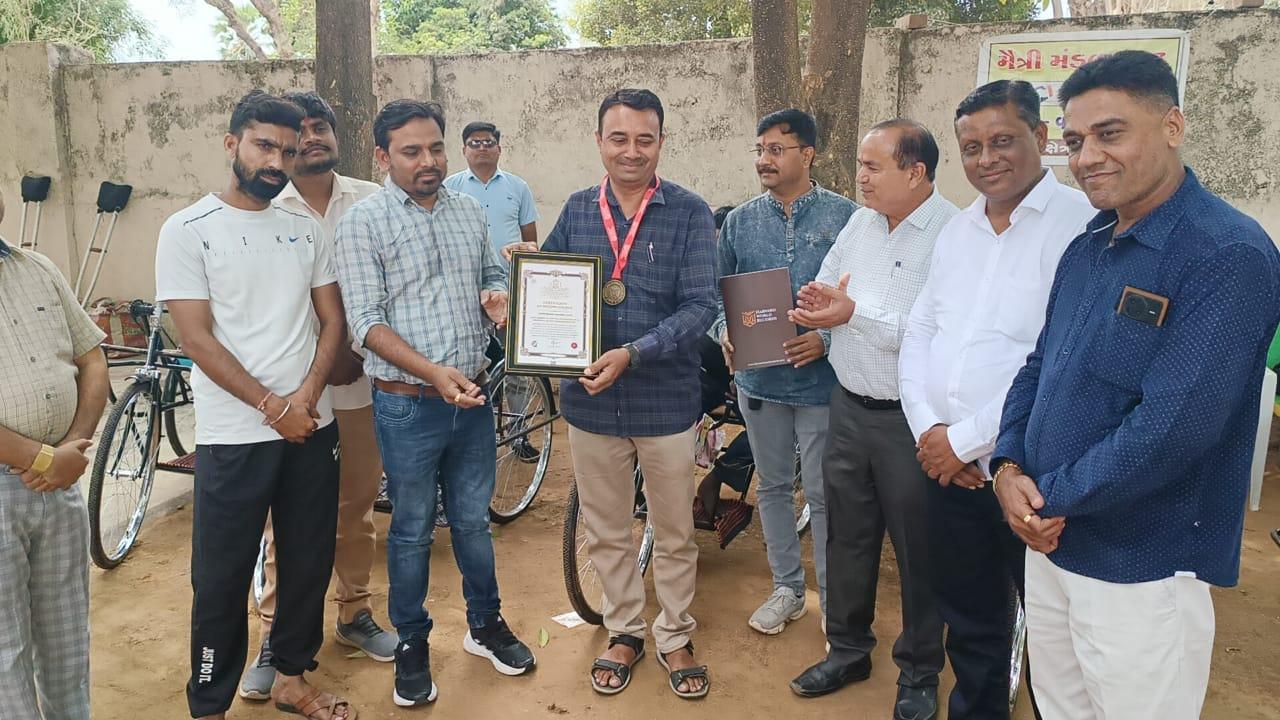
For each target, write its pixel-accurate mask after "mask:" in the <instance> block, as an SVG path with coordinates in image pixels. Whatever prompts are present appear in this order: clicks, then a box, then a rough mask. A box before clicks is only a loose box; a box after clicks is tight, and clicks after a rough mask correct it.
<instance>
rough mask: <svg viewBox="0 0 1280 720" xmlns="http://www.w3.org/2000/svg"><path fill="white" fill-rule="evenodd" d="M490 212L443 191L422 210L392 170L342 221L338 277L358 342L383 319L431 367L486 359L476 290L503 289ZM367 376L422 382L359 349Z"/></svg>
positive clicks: (470, 369)
mask: <svg viewBox="0 0 1280 720" xmlns="http://www.w3.org/2000/svg"><path fill="white" fill-rule="evenodd" d="M488 222H489V221H488V218H487V217H486V216H485V213H484V208H482V207H480V203H479V202H477V201H476V199H475V198H473V197H471V196H470V195H464V194H462V193H458V192H454V191H452V190H450V189H448V188H445V187H441V188H440V190H439V197H438V199H437V200H436V205H435V209H433V210H427V209H426V208H424V207H422V206H421V205H419V204H417V203H416V202H414V200H413V198H411V197H409V194H408V193H406V192H405V191H404V190H403V189H401V188H400V187H399V186H398V185H396V184H395V183H394V182H392V181H391V177H390V176H388V177H387V179H386V181H385V182H384V183H383V186H382V189H381V190H379V191H378V192H376V193H374V194H373V195H370V196H369V197H367V198H365V199H364V200H361V201H360V202H358V203H356V204H355V205H353V206H352V207H351V209H350V210H348V211H347V213H346V214H345V215H343V217H342V222H341V223H339V224H338V231H337V238H336V240H335V246H336V249H337V255H338V263H337V265H338V283H339V284H340V285H341V286H342V301H343V304H344V305H345V306H346V308H347V322H348V323H350V325H351V331H352V332H353V333H354V334H355V336H356V340H357V341H358V342H359V343H360V344H361V345H364V344H365V337H366V336H367V335H368V334H369V330H370V329H371V328H373V326H375V325H387V326H388V327H390V328H391V329H392V330H394V331H395V332H396V334H397V335H399V336H400V337H401V338H403V339H404V341H405V342H407V343H408V344H409V345H410V346H411V347H413V349H414V350H416V351H417V352H418V353H419V354H421V355H422V356H423V357H425V358H427V359H428V360H430V361H431V362H433V363H436V364H439V365H446V366H448V367H452V368H456V369H457V370H458V372H461V373H462V374H464V375H466V376H467V377H470V378H474V377H475V376H477V375H479V374H480V371H481V370H483V369H484V368H485V367H486V366H487V365H488V359H487V358H486V357H485V354H484V352H485V348H487V347H488V346H489V326H490V323H489V319H488V317H487V316H486V315H485V314H484V308H482V307H481V306H480V291H481V290H506V289H507V271H506V270H505V269H504V268H503V266H502V262H501V261H500V260H499V259H498V256H497V254H496V253H495V252H494V251H493V247H492V246H491V245H490V244H489V230H488ZM364 371H365V374H367V375H368V376H369V377H371V378H381V379H383V380H396V381H399V382H407V383H415V384H419V385H420V384H422V379H421V378H417V377H414V376H413V375H410V374H409V373H408V372H406V371H404V370H403V369H401V368H399V367H396V366H395V365H393V364H391V363H389V362H387V361H386V360H384V359H382V357H381V356H379V355H378V354H377V353H374V352H371V353H368V354H366V355H365V359H364Z"/></svg>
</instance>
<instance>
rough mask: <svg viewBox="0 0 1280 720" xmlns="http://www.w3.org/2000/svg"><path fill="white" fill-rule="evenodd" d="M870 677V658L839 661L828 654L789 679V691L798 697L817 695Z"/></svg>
mask: <svg viewBox="0 0 1280 720" xmlns="http://www.w3.org/2000/svg"><path fill="white" fill-rule="evenodd" d="M869 677H871V658H870V657H864V658H862V659H860V660H853V661H840V660H835V659H832V657H831V656H830V655H828V656H827V657H825V658H823V659H822V661H821V662H819V663H818V664H817V665H814V666H813V667H811V668H809V669H808V670H805V671H804V672H802V673H800V676H799V677H797V678H796V679H795V680H792V681H791V692H793V693H795V694H797V695H799V696H800V697H818V696H819V695H826V694H827V693H830V692H835V691H836V690H839V689H840V688H842V687H844V686H845V685H848V684H849V683H855V682H859V681H861V680H866V679H867V678H869Z"/></svg>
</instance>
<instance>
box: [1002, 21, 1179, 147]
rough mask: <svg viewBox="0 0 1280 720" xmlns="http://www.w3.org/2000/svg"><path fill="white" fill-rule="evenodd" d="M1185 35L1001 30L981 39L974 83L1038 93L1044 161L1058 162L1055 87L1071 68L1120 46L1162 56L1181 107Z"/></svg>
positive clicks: (1059, 142)
mask: <svg viewBox="0 0 1280 720" xmlns="http://www.w3.org/2000/svg"><path fill="white" fill-rule="evenodd" d="M1188 49H1189V39H1188V34H1187V33H1186V32H1185V31H1182V30H1105V31H1097V32H1068V33H1030V34H1024V35H1003V36H1000V37H993V38H990V39H988V40H986V41H985V42H983V43H982V55H981V56H980V57H979V59H978V85H983V84H985V83H988V82H991V81H992V80H1026V81H1027V82H1029V83H1031V84H1032V85H1034V86H1035V87H1036V90H1038V91H1039V92H1040V102H1041V105H1040V117H1041V118H1042V119H1043V120H1044V121H1045V123H1047V124H1048V125H1049V144H1048V146H1047V147H1046V148H1045V154H1044V160H1045V162H1046V163H1047V164H1050V165H1064V164H1066V161H1067V148H1066V145H1065V144H1063V142H1062V124H1063V119H1062V106H1060V105H1059V104H1058V88H1059V87H1061V86H1062V83H1063V81H1064V80H1066V79H1067V78H1068V77H1069V76H1070V75H1071V73H1072V72H1074V71H1075V69H1076V68H1078V67H1080V66H1081V65H1084V64H1085V63H1087V62H1089V61H1090V60H1093V59H1094V58H1097V57H1099V56H1102V55H1110V54H1112V53H1116V52H1119V51H1121V50H1145V51H1147V52H1150V53H1154V54H1156V55H1159V56H1160V57H1162V58H1164V60H1165V61H1166V62H1168V63H1169V67H1171V68H1173V73H1174V75H1175V76H1176V77H1177V78H1178V94H1179V95H1180V96H1181V99H1182V107H1183V109H1184V110H1185V109H1186V83H1187V55H1188Z"/></svg>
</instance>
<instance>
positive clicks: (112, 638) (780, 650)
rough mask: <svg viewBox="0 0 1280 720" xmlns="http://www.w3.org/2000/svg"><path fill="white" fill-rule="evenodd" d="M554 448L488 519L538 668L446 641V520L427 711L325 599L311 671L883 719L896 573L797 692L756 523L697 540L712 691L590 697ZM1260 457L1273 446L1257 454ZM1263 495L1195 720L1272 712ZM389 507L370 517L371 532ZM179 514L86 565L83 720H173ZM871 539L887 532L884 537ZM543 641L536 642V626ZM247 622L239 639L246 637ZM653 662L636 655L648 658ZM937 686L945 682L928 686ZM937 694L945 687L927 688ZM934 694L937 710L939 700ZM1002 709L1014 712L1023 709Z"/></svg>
mask: <svg viewBox="0 0 1280 720" xmlns="http://www.w3.org/2000/svg"><path fill="white" fill-rule="evenodd" d="M567 445H568V443H567V441H566V438H565V436H564V434H563V432H561V431H558V432H557V433H556V438H555V453H554V456H553V461H552V465H551V468H550V470H549V472H548V475H547V479H546V482H545V483H544V485H543V488H542V491H541V493H540V494H539V495H538V497H537V499H536V500H535V502H534V505H533V507H532V508H531V509H530V510H529V511H528V512H527V513H526V514H525V515H524V516H523V517H521V518H519V519H517V520H516V521H515V522H514V523H512V524H510V525H506V526H503V527H497V528H495V530H494V542H495V545H496V548H497V555H498V576H499V583H500V585H501V588H502V599H503V613H504V615H505V616H506V618H507V619H508V621H509V622H510V623H511V625H512V626H513V628H514V629H515V631H516V632H517V634H519V635H520V636H521V637H522V638H523V639H524V640H525V641H526V642H528V643H530V645H531V646H533V647H534V650H535V652H536V654H537V657H538V667H537V670H536V671H535V672H534V673H532V674H530V675H528V676H526V677H517V678H507V677H503V676H500V675H498V674H497V673H496V672H494V671H493V669H492V668H491V667H490V666H489V664H488V663H487V662H486V661H484V660H482V659H480V658H476V657H473V656H471V655H468V654H466V653H464V652H463V650H462V647H461V646H462V634H463V632H464V630H465V618H464V604H463V599H462V593H461V587H460V579H459V575H458V571H457V567H456V565H455V564H454V560H453V557H452V554H451V551H450V544H449V536H448V533H447V532H445V531H442V532H440V533H439V534H438V535H437V537H436V544H435V549H436V553H435V554H434V557H433V558H432V577H431V593H430V598H429V600H428V608H429V609H430V611H431V613H432V615H433V617H434V618H435V620H436V626H435V630H434V632H433V634H432V666H433V673H434V676H435V681H436V683H437V684H438V685H439V687H440V696H439V699H438V700H437V701H436V703H435V704H434V705H433V706H429V707H428V708H421V709H411V710H406V709H401V708H397V707H395V705H393V704H392V702H391V697H390V695H391V689H392V682H393V670H392V666H391V665H390V664H380V663H375V662H373V661H371V660H368V659H363V658H361V659H350V658H348V657H347V655H348V653H349V652H350V651H349V650H348V649H347V648H344V647H341V646H338V645H337V644H336V643H334V642H332V627H333V623H334V619H335V616H336V608H335V607H333V606H332V605H331V606H330V609H329V612H328V614H327V618H326V622H327V629H326V636H327V639H326V643H325V646H324V648H323V649H322V650H321V652H320V655H319V657H318V660H319V663H320V668H319V670H318V671H317V672H315V673H313V674H311V675H310V676H309V677H310V678H311V680H312V682H315V683H318V684H320V685H322V686H324V687H326V688H328V689H331V690H334V691H336V692H339V693H341V694H343V695H345V696H346V697H347V698H349V699H350V700H351V701H352V703H353V704H354V705H355V706H356V707H358V708H359V710H360V717H361V718H364V719H366V720H372V719H374V718H411V717H435V718H513V717H517V718H519V717H528V718H553V717H570V718H572V717H578V718H596V717H602V718H618V719H620V720H621V719H636V720H639V719H642V718H644V719H648V718H666V717H673V716H675V717H698V718H723V719H729V718H748V717H749V718H766V717H804V718H813V719H815V720H817V719H820V718H840V720H860V719H862V718H867V719H871V718H876V719H883V718H887V717H889V716H890V713H891V711H890V708H891V704H892V701H893V698H894V693H895V684H894V683H895V681H896V677H897V671H896V668H895V667H894V665H893V662H892V659H891V657H890V647H891V646H892V641H893V638H894V637H896V635H897V633H898V631H899V630H900V628H901V619H900V613H899V603H898V598H897V594H898V580H897V577H896V574H897V573H896V570H895V568H894V567H893V565H892V561H891V555H888V554H886V557H885V560H884V562H882V565H881V582H880V599H879V613H878V617H877V619H876V623H875V630H876V633H877V635H878V636H879V637H880V638H881V644H880V646H879V647H878V648H877V650H876V652H875V654H874V655H873V660H874V664H875V670H874V671H873V673H872V677H871V679H870V680H869V681H867V682H865V683H861V684H858V685H855V686H852V687H850V688H847V689H845V690H843V691H841V692H839V693H836V694H834V695H830V696H827V697H825V698H819V699H814V700H801V699H799V698H797V697H795V696H794V695H792V693H791V691H790V690H789V689H788V688H787V682H788V681H789V680H790V679H791V678H792V677H793V676H794V675H796V674H797V673H799V672H800V671H802V670H803V669H804V668H805V667H807V666H808V665H809V664H810V663H812V662H814V661H816V660H817V659H818V658H819V657H821V655H822V654H823V639H822V633H821V630H820V628H819V619H818V614H817V612H816V610H817V594H816V591H815V590H814V589H813V587H814V585H813V575H812V565H811V564H809V563H808V561H807V560H806V565H807V567H808V570H809V580H810V588H811V589H810V591H809V593H808V595H809V597H808V602H809V609H810V611H811V612H810V613H809V614H807V615H806V616H805V617H804V618H802V619H801V620H799V621H797V622H796V623H794V624H792V625H791V626H789V627H788V628H787V630H786V632H784V633H783V634H781V635H778V636H774V637H765V636H763V635H760V634H758V633H756V632H755V631H753V630H751V629H750V628H749V627H748V626H747V623H746V620H747V617H748V616H749V615H750V614H751V612H752V611H753V610H754V609H755V608H756V606H757V605H758V604H759V603H760V602H761V601H762V600H763V599H764V597H765V596H766V595H767V593H768V591H769V590H770V579H769V570H768V564H767V562H766V560H765V555H764V546H763V542H762V539H761V535H760V529H759V525H758V522H753V526H752V528H751V529H750V530H748V531H747V532H745V533H743V535H740V536H739V537H738V538H737V539H736V540H734V542H733V543H732V544H731V545H730V546H729V548H728V549H726V550H721V549H720V548H719V547H718V546H717V544H716V543H715V537H714V534H713V533H706V532H701V533H699V538H698V540H699V547H700V550H701V553H700V556H699V569H698V572H699V577H698V595H697V599H696V600H695V602H694V606H693V614H694V616H695V617H696V618H697V620H698V623H699V629H698V632H697V635H696V642H697V644H698V652H699V656H700V658H701V659H702V660H703V661H705V662H706V663H708V665H710V667H711V673H712V682H713V687H712V692H711V695H710V697H709V698H707V699H706V700H704V701H701V702H696V703H691V702H688V701H683V700H680V699H678V698H676V697H674V696H673V695H672V693H671V692H670V690H669V689H668V688H667V686H666V681H665V673H663V671H662V669H661V668H660V667H659V666H658V664H657V663H656V662H655V661H654V660H653V659H652V658H651V657H647V658H646V659H645V660H644V661H642V662H641V663H640V665H639V666H638V668H637V672H636V676H635V679H634V681H633V682H632V685H631V687H630V688H629V689H628V690H627V691H626V692H625V693H623V694H621V695H619V696H616V697H602V696H599V695H597V694H595V693H594V692H592V690H591V689H590V687H589V681H588V677H587V668H588V667H589V666H590V663H591V659H592V658H593V657H595V656H596V654H597V653H598V652H599V651H601V650H602V649H603V647H604V642H605V640H606V635H605V632H604V630H603V629H601V628H596V627H593V626H590V625H583V626H579V627H577V628H574V629H565V628H564V627H561V626H560V625H558V624H556V623H555V622H553V621H552V620H551V617H552V616H554V615H558V614H560V613H564V612H568V611H569V610H571V608H570V606H569V602H568V599H567V597H566V594H565V589H564V580H563V575H562V570H561V532H562V520H563V515H564V505H565V500H566V497H567V495H568V490H569V485H570V483H571V471H570V465H569V458H568V447H567ZM1273 460H1274V456H1273ZM1268 480H1269V483H1268V484H1269V487H1268V488H1267V491H1269V492H1264V493H1263V500H1264V502H1263V511H1262V512H1259V513H1249V515H1248V518H1247V527H1246V530H1245V537H1244V557H1243V567H1242V571H1241V582H1240V585H1239V587H1236V588H1231V589H1228V590H1215V592H1214V600H1215V603H1216V608H1217V620H1218V629H1217V640H1216V645H1215V651H1214V659H1213V674H1212V679H1211V684H1210V688H1209V695H1208V699H1207V701H1206V703H1205V709H1204V713H1203V716H1202V717H1204V718H1209V719H1211V720H1227V718H1231V719H1232V720H1264V719H1269V720H1280V701H1277V699H1276V694H1277V692H1278V691H1280V548H1277V547H1276V546H1275V544H1274V543H1272V541H1271V539H1270V537H1269V536H1268V533H1269V532H1270V529H1271V528H1276V527H1280V479H1278V478H1277V473H1276V472H1275V471H1274V468H1273V469H1272V471H1271V472H1269V473H1268ZM387 522H388V517H387V516H385V515H378V516H377V523H378V528H379V534H380V537H381V536H382V534H383V533H384V532H385V530H386V526H387ZM190 543H191V512H190V508H183V509H181V510H179V511H177V512H175V513H174V514H172V515H169V516H168V517H164V518H160V519H158V520H156V521H155V522H153V523H151V524H150V525H149V526H147V527H146V528H145V529H144V531H143V534H142V537H141V540H140V541H139V545H138V546H137V548H136V549H135V550H134V552H133V554H132V555H131V556H130V557H129V559H128V560H127V562H125V564H124V565H122V566H121V567H119V568H118V569H116V570H114V571H110V572H103V571H101V570H98V569H97V568H94V569H93V571H92V574H93V586H92V628H93V650H92V667H93V678H92V683H93V708H94V713H93V716H94V718H96V719H97V720H139V719H145V720H151V719H153V718H156V719H159V718H164V719H170V718H173V719H177V718H184V717H188V713H187V708H186V701H185V696H184V693H183V687H184V684H185V682H186V680H187V676H188V664H187V663H188V659H187V658H188V649H187V641H188V614H189V611H190V606H191V605H190V603H191V590H190V578H189V577H188V570H189V562H190ZM804 545H805V552H806V555H807V554H808V552H809V546H810V541H809V539H808V538H806V540H805V543H804ZM886 545H887V543H886ZM648 584H649V588H650V604H649V609H648V613H647V615H648V617H649V618H650V619H652V617H653V616H654V615H655V614H656V612H657V610H656V606H655V605H654V603H653V602H652V579H651V578H649V580H648ZM386 590H387V576H386V565H385V547H384V546H382V545H381V544H380V547H379V558H378V561H377V563H376V564H375V567H374V578H373V592H374V597H373V602H374V608H375V616H376V617H377V618H378V620H379V622H381V623H382V624H383V625H384V626H387V625H388V623H387V621H386ZM541 629H545V630H546V631H547V634H548V635H549V637H550V640H549V642H548V644H547V645H546V647H541V648H539V647H537V646H536V644H537V641H538V637H539V631H540V630H541ZM257 642H258V630H257V626H256V623H253V622H251V624H250V644H251V647H252V648H256V647H257ZM650 655H652V653H650ZM949 685H950V678H949V677H944V679H943V691H944V692H946V691H947V689H948V687H949ZM944 697H945V695H944ZM944 704H945V703H944ZM229 717H231V718H235V719H236V720H241V719H244V720H248V719H250V718H275V717H283V716H282V715H281V714H280V713H278V712H276V711H275V710H274V709H272V708H270V707H269V706H267V705H263V704H253V703H246V702H243V701H240V700H238V699H237V701H236V702H235V704H234V705H233V706H232V709H231V712H230V713H229ZM1016 717H1017V718H1019V719H1020V720H1022V719H1025V718H1029V717H1031V713H1030V712H1029V711H1028V709H1027V707H1026V703H1025V702H1024V703H1022V704H1021V705H1020V707H1019V711H1018V713H1017V714H1016Z"/></svg>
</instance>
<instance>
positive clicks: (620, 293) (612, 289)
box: [602, 280, 627, 305]
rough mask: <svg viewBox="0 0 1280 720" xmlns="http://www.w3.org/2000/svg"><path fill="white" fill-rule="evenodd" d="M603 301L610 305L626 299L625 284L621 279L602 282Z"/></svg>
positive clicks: (619, 303) (618, 303) (620, 302)
mask: <svg viewBox="0 0 1280 720" xmlns="http://www.w3.org/2000/svg"><path fill="white" fill-rule="evenodd" d="M602 295H603V297H604V301H605V302H606V303H608V304H610V305H621V304H622V301H623V300H626V299H627V286H626V285H623V284H622V281H621V280H610V281H609V282H607V283H605V284H604V292H603V293H602Z"/></svg>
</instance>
